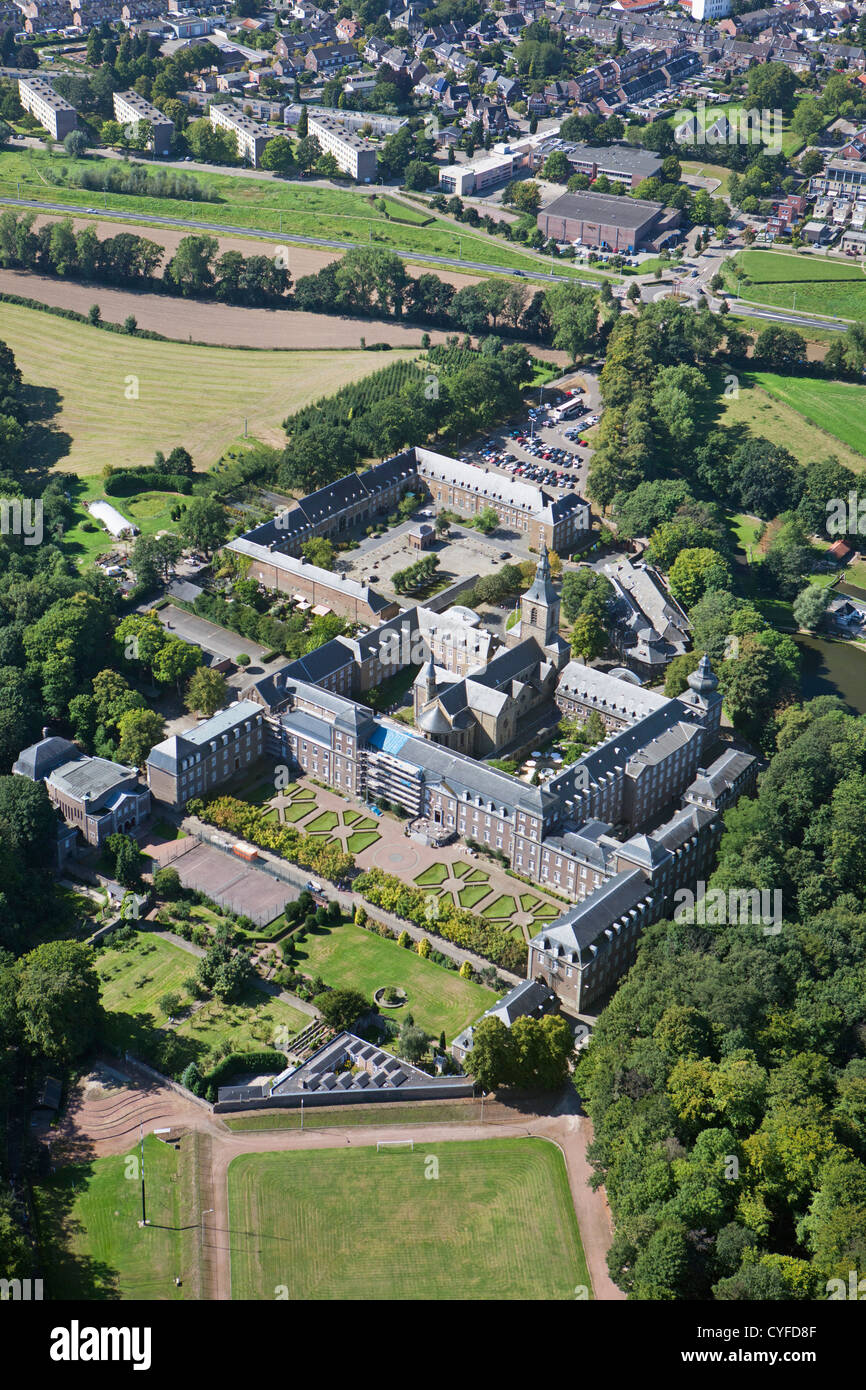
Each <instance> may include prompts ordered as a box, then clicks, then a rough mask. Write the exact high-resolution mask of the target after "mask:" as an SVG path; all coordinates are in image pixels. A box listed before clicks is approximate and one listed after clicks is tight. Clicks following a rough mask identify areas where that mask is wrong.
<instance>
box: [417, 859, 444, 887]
mask: <svg viewBox="0 0 866 1390" xmlns="http://www.w3.org/2000/svg"><path fill="white" fill-rule="evenodd" d="M448 877H449V874H448V865H447V864H441V863H436V864H431V865H430V868H429V869H425V870H424V871H423V873H420V874H416V875H415V882H416V883H417V884H419V885H420V886H421V887H422V888H427V887H434V888H435V887H436V886H437V885H438V884H440V883H444V882H445V880H446V878H448Z"/></svg>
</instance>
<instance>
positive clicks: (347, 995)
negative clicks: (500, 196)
mask: <svg viewBox="0 0 866 1390" xmlns="http://www.w3.org/2000/svg"><path fill="white" fill-rule="evenodd" d="M315 1003H316V1008H317V1009H318V1010H319V1011H320V1012H321V1015H322V1017H323V1018H324V1020H325V1022H326V1023H330V1025H331V1027H332V1028H336V1029H337V1030H338V1031H342V1030H343V1029H344V1028H351V1027H352V1025H353V1024H354V1023H356V1022H357V1021H358V1019H359V1018H360V1017H361V1015H362V1014H366V1013H369V1012H370V1010H371V1009H372V1008H373V1005H372V1004H371V1003H370V1001H369V1000H368V999H366V998H365V996H364V995H363V994H362V993H361V992H360V990H357V989H326V990H325V991H324V993H322V994H317V995H316V997H315Z"/></svg>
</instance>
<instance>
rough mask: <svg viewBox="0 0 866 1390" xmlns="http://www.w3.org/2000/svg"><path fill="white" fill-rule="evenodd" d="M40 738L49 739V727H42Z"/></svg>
mask: <svg viewBox="0 0 866 1390" xmlns="http://www.w3.org/2000/svg"><path fill="white" fill-rule="evenodd" d="M42 737H43V738H51V730H50V729H49V727H48V725H47V724H46V725H45V726H44V728H43V730H42Z"/></svg>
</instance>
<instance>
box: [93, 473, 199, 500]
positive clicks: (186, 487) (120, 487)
mask: <svg viewBox="0 0 866 1390" xmlns="http://www.w3.org/2000/svg"><path fill="white" fill-rule="evenodd" d="M191 491H192V480H191V479H190V478H185V477H183V476H182V475H181V474H179V473H154V472H151V471H150V470H149V469H144V470H142V471H141V472H140V473H139V472H135V473H134V472H132V471H131V470H127V471H124V472H121V473H112V475H111V477H110V478H106V480H105V492H106V494H107V495H108V496H109V497H132V496H133V495H134V494H135V493H136V492H182V493H184V494H187V493H189V492H191Z"/></svg>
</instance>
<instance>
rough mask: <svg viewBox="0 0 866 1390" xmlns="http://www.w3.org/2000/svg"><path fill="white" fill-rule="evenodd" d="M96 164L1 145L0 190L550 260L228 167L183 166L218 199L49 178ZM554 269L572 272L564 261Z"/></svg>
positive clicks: (428, 220)
mask: <svg viewBox="0 0 866 1390" xmlns="http://www.w3.org/2000/svg"><path fill="white" fill-rule="evenodd" d="M93 166H94V160H93V159H86V158H85V159H83V160H81V159H71V158H70V157H69V156H68V155H66V154H65V153H64V154H62V155H60V154H55V155H49V154H48V152H47V151H42V150H26V151H22V150H4V151H2V152H0V196H5V197H12V198H14V197H20V198H24V199H29V200H34V201H39V202H45V203H62V204H64V205H75V206H78V207H81V208H82V209H86V208H91V207H93V208H99V210H100V211H101V212H102V213H111V212H112V211H113V212H123V213H125V214H127V217H130V218H131V219H134V217H135V214H136V213H140V214H144V215H148V214H149V215H151V216H152V215H157V216H159V217H170V218H182V219H184V220H188V221H189V223H190V224H192V225H190V227H189V228H188V230H189V231H190V232H194V231H195V230H196V224H198V225H199V226H201V227H202V230H207V228H208V227H209V226H210V227H213V226H218V227H225V228H226V229H232V230H238V229H243V228H248V229H250V230H255V231H263V232H272V233H274V234H275V235H277V236H280V237H284V238H285V239H286V240H287V241H291V239H292V236H303V237H327V238H333V239H334V240H337V241H347V242H356V243H357V244H358V245H363V246H375V247H378V248H380V249H384V250H399V251H408V252H410V253H412V255H413V257H414V256H417V257H418V259H419V260H421V261H423V259H424V257H425V255H436V256H449V257H454V258H455V259H460V260H468V261H479V262H482V263H483V264H485V265H490V266H501V267H510V268H514V269H520V270H524V271H526V272H527V274H528V275H530V276H532V275H533V274H534V275H536V276H538V277H539V278H540V277H541V276H542V275H543V273H544V271H545V269H546V267H547V265H548V264H549V262H547V261H546V260H543V259H542V258H541V257H538V256H536V255H534V254H532V253H531V252H530V253H527V252H523V251H519V250H516V249H513V248H512V246H511V245H510V244H509V243H506V242H505V241H504V240H503V239H502V238H500V237H493V236H489V235H488V234H487V233H485V232H483V231H474V230H473V229H472V228H470V227H469V226H465V227H464V226H459V227H458V226H455V225H452V224H451V223H450V222H448V221H447V220H445V219H444V218H442V217H440V216H439V215H438V214H436V213H431V212H429V211H428V210H427V209H425V208H421V207H418V206H413V205H412V204H411V203H404V202H402V201H398V200H397V199H394V198H383V197H381V196H379V195H377V194H373V193H364V192H362V191H361V190H356V189H351V188H345V189H343V188H322V187H318V186H315V185H312V184H308V183H300V182H285V181H283V180H278V179H262V178H247V177H244V176H243V175H239V174H232V173H230V172H226V173H225V174H216V173H205V172H201V171H198V172H196V173H195V174H189V173H188V171H186V170H182V169H181V172H184V173H186V174H187V176H188V177H190V178H195V179H196V181H197V182H198V183H199V184H200V185H202V186H203V187H205V188H206V189H207V190H208V191H209V193H211V194H213V195H214V196H215V199H216V201H212V202H211V201H197V202H185V201H183V200H182V199H178V198H164V197H163V198H155V197H147V196H145V195H136V194H125V193H100V192H95V191H93V190H92V189H83V188H77V187H75V186H72V185H69V184H68V183H66V182H54V181H53V180H54V179H58V180H59V179H60V178H61V170H66V171H68V172H67V177H68V176H69V175H72V174H74V173H76V172H77V173H80V172H82V171H83V170H84V169H92V168H93ZM19 189H20V192H19ZM145 225H146V224H145ZM559 273H560V274H564V275H568V274H576V273H577V272H576V271H574V270H572V268H571V267H569V266H568V265H567V264H565V263H563V265H562V267H561V268H560V270H559ZM599 278H601V277H599Z"/></svg>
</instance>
